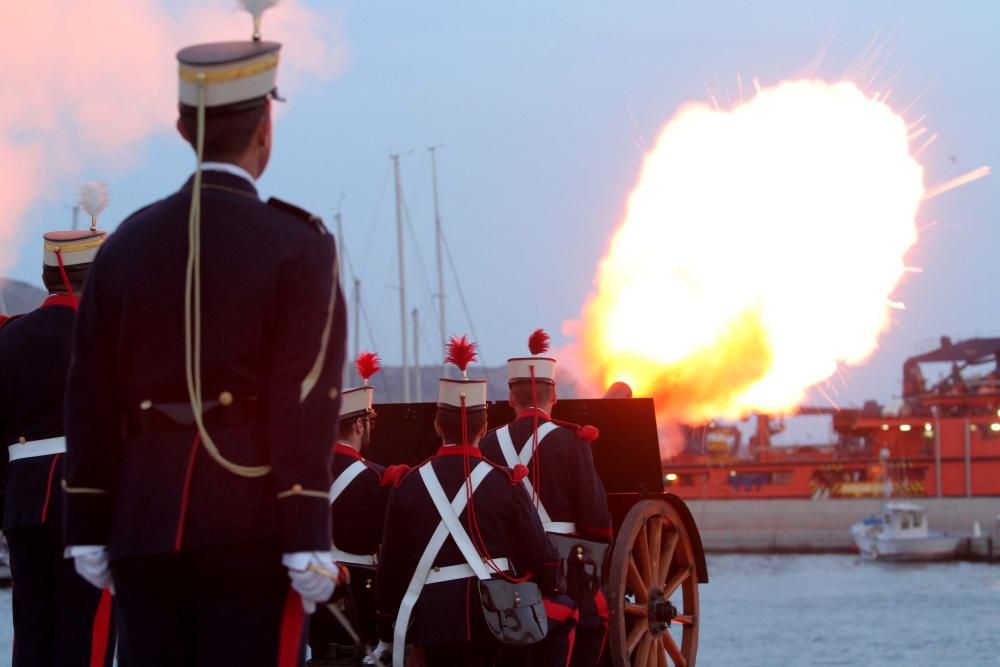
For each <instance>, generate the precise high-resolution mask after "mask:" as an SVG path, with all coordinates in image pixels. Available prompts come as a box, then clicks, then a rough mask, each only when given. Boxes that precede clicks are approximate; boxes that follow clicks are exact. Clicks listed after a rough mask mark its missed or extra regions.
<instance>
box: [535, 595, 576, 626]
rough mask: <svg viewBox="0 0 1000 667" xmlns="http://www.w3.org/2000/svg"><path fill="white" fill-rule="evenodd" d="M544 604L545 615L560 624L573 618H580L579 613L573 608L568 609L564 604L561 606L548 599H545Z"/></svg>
mask: <svg viewBox="0 0 1000 667" xmlns="http://www.w3.org/2000/svg"><path fill="white" fill-rule="evenodd" d="M542 603H543V604H544V605H545V615H546V616H548V617H549V618H551V619H552V620H553V621H556V622H558V623H562V622H563V621H566V620H568V619H570V618H572V617H573V616H577V617H579V612H578V611H577V610H576V609H574V608H572V607H567V606H566V605H564V604H559V603H558V602H553V601H551V600H548V599H543V600H542Z"/></svg>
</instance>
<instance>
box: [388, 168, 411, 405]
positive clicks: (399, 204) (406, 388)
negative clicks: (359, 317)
mask: <svg viewBox="0 0 1000 667" xmlns="http://www.w3.org/2000/svg"><path fill="white" fill-rule="evenodd" d="M391 157H392V166H393V172H394V174H395V177H396V237H397V240H398V244H399V330H400V335H401V337H402V338H401V339H402V346H401V349H402V351H403V402H404V403H409V402H410V359H409V354H408V352H409V351H408V350H407V349H406V348H407V345H406V341H407V337H406V268H405V264H404V259H403V187H402V185H401V184H400V181H399V155H392V156H391Z"/></svg>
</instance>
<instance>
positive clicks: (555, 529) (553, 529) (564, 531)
mask: <svg viewBox="0 0 1000 667" xmlns="http://www.w3.org/2000/svg"><path fill="white" fill-rule="evenodd" d="M542 527H543V528H545V532H546V533H556V534H557V535H571V534H573V533H575V532H576V524H575V523H573V522H572V521H547V522H545V523H543V524H542Z"/></svg>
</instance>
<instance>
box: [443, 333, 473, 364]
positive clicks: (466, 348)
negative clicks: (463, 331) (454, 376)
mask: <svg viewBox="0 0 1000 667" xmlns="http://www.w3.org/2000/svg"><path fill="white" fill-rule="evenodd" d="M447 352H448V356H447V357H445V360H444V362H445V363H446V364H455V365H456V366H458V370H460V371H462V372H463V373H464V372H465V369H466V368H468V366H469V364H471V363H472V362H473V361H475V360H476V344H475V343H473V342H472V341H470V340H469V339H468V338H467V337H466V336H462V337H461V338H457V337H456V336H452V337H451V338H449V339H448V350H447Z"/></svg>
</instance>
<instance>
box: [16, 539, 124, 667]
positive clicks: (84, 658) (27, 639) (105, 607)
mask: <svg viewBox="0 0 1000 667" xmlns="http://www.w3.org/2000/svg"><path fill="white" fill-rule="evenodd" d="M7 546H8V548H9V550H10V569H11V578H12V580H13V601H12V607H13V612H14V656H13V660H12V663H11V664H12V665H14V667H90V666H91V665H106V666H107V667H110V666H111V663H112V660H113V659H114V653H115V650H114V649H115V638H114V634H115V628H114V623H113V622H112V606H113V605H112V600H111V596H110V594H102V592H101V591H99V590H97V589H96V588H94V587H93V586H91V585H90V584H89V583H87V582H86V581H85V580H84V579H83V578H82V577H80V575H78V574H77V573H76V570H75V569H74V567H73V561H72V560H71V559H67V558H64V557H63V550H64V549H63V545H62V541H61V540H60V536H59V531H58V529H57V528H55V527H54V526H52V525H49V524H45V525H41V526H29V527H21V528H12V529H10V530H9V531H7Z"/></svg>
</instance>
